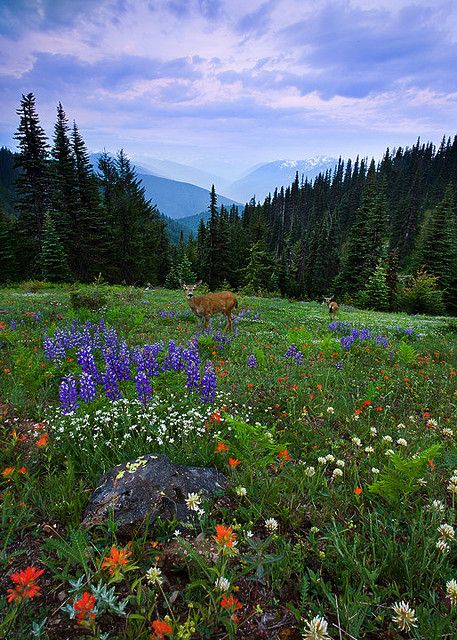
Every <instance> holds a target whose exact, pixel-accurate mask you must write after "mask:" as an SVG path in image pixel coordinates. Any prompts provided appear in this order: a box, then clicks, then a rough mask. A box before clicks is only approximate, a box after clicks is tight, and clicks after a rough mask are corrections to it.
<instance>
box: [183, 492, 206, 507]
mask: <svg viewBox="0 0 457 640" xmlns="http://www.w3.org/2000/svg"><path fill="white" fill-rule="evenodd" d="M185 502H186V506H187V508H188V509H190V510H191V511H198V510H199V509H200V505H201V502H202V498H201V496H200V494H198V493H188V494H187V498H186V500H185Z"/></svg>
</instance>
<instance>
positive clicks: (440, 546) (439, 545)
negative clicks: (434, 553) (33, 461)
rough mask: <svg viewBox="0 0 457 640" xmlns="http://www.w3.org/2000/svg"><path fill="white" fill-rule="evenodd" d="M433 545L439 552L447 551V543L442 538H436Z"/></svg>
mask: <svg viewBox="0 0 457 640" xmlns="http://www.w3.org/2000/svg"><path fill="white" fill-rule="evenodd" d="M435 546H436V548H437V549H438V551H439V552H440V553H447V552H448V551H449V545H448V543H447V542H445V541H444V540H438V542H437V543H436V545H435Z"/></svg>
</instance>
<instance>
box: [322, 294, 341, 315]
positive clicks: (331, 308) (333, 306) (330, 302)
mask: <svg viewBox="0 0 457 640" xmlns="http://www.w3.org/2000/svg"><path fill="white" fill-rule="evenodd" d="M323 304H326V305H327V307H328V312H329V314H330V317H331V318H332V320H333V318H334V317H335V313H336V312H337V311H338V309H339V306H338V303H337V302H336V300H335V298H334V297H333V296H330V298H324V302H323Z"/></svg>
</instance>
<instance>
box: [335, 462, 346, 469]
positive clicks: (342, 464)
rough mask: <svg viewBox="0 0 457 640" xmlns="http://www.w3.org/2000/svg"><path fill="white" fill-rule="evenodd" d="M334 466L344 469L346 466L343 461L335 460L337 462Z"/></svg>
mask: <svg viewBox="0 0 457 640" xmlns="http://www.w3.org/2000/svg"><path fill="white" fill-rule="evenodd" d="M335 464H336V466H337V467H344V466H346V463H345V461H344V460H337V461H336V462H335Z"/></svg>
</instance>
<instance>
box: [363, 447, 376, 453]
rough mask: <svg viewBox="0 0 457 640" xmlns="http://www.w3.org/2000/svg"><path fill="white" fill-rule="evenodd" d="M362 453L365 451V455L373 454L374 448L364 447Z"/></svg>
mask: <svg viewBox="0 0 457 640" xmlns="http://www.w3.org/2000/svg"><path fill="white" fill-rule="evenodd" d="M364 451H365V453H373V451H374V448H373V447H365V449H364Z"/></svg>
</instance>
